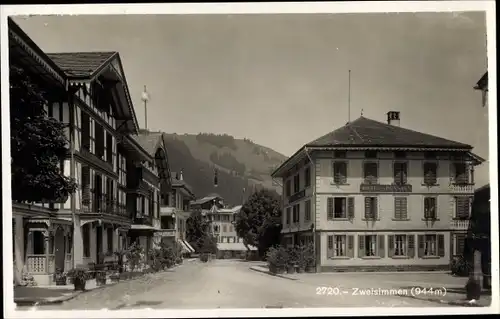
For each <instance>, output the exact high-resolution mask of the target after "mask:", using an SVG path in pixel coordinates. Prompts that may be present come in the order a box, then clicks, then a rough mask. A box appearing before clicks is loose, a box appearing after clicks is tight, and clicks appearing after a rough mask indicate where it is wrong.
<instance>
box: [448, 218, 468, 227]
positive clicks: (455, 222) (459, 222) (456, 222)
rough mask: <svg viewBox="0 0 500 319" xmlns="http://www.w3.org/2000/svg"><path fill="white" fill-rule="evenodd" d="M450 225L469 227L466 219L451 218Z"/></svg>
mask: <svg viewBox="0 0 500 319" xmlns="http://www.w3.org/2000/svg"><path fill="white" fill-rule="evenodd" d="M451 227H452V228H453V229H460V230H467V229H469V220H468V219H453V220H452V221H451Z"/></svg>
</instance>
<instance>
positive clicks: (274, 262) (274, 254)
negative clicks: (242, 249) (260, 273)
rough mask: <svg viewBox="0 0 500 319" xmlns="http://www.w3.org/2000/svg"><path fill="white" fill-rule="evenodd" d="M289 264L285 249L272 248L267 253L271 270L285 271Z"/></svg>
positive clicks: (279, 247)
mask: <svg viewBox="0 0 500 319" xmlns="http://www.w3.org/2000/svg"><path fill="white" fill-rule="evenodd" d="M287 263H288V252H287V250H286V249H285V248H284V247H281V246H278V247H271V248H269V250H268V252H267V264H268V266H269V270H271V272H274V271H273V270H278V269H284V268H285V267H286V265H287Z"/></svg>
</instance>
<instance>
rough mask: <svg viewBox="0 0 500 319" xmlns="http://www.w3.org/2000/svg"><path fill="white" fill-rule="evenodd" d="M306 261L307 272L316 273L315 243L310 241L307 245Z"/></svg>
mask: <svg viewBox="0 0 500 319" xmlns="http://www.w3.org/2000/svg"><path fill="white" fill-rule="evenodd" d="M304 262H305V271H306V272H307V273H314V272H315V269H314V266H315V263H316V261H315V258H314V245H313V244H312V243H309V244H307V245H306V247H305V251H304Z"/></svg>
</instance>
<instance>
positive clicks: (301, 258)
mask: <svg viewBox="0 0 500 319" xmlns="http://www.w3.org/2000/svg"><path fill="white" fill-rule="evenodd" d="M297 255H298V258H297V273H299V274H301V273H303V272H305V268H306V257H305V255H306V248H305V246H300V247H299V248H298V254H297Z"/></svg>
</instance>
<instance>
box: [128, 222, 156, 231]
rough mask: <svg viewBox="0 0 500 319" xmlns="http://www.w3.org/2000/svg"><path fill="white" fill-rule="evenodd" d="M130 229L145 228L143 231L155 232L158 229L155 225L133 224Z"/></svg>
mask: <svg viewBox="0 0 500 319" xmlns="http://www.w3.org/2000/svg"><path fill="white" fill-rule="evenodd" d="M130 230H143V231H151V232H154V231H156V230H157V229H156V228H154V227H153V226H149V225H141V224H132V225H130Z"/></svg>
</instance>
